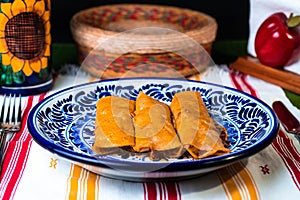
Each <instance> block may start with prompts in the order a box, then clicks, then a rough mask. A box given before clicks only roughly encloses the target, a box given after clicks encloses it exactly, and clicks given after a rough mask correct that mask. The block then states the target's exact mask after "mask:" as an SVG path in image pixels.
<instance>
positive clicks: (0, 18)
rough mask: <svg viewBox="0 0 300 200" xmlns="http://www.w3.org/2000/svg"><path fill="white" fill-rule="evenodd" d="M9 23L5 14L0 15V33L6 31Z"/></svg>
mask: <svg viewBox="0 0 300 200" xmlns="http://www.w3.org/2000/svg"><path fill="white" fill-rule="evenodd" d="M7 22H8V18H7V17H6V15H5V14H4V13H0V31H5V25H6V23H7Z"/></svg>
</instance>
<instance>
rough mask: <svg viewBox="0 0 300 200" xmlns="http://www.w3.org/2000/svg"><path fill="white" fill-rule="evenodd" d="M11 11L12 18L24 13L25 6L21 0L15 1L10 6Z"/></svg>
mask: <svg viewBox="0 0 300 200" xmlns="http://www.w3.org/2000/svg"><path fill="white" fill-rule="evenodd" d="M11 11H12V14H13V16H16V15H18V14H20V13H22V12H26V5H25V3H24V2H23V1H22V0H15V1H14V2H13V3H12V5H11Z"/></svg>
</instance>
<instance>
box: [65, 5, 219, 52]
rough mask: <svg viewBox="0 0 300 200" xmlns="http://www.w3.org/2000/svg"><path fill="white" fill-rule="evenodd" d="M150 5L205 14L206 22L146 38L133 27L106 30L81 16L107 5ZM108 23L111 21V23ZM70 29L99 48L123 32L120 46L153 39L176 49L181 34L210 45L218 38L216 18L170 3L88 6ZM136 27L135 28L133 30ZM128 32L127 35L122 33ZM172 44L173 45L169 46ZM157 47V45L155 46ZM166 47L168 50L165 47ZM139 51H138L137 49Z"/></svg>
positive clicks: (86, 43) (77, 38)
mask: <svg viewBox="0 0 300 200" xmlns="http://www.w3.org/2000/svg"><path fill="white" fill-rule="evenodd" d="M135 6H138V7H147V8H150V9H151V8H158V9H168V10H170V11H176V12H180V14H186V13H188V14H190V15H192V16H196V17H199V16H200V17H202V18H203V20H205V22H206V25H205V26H203V27H200V28H195V29H191V30H184V31H176V30H171V32H172V31H174V32H173V33H168V34H167V35H163V34H161V35H159V37H158V35H156V34H147V37H145V35H144V34H139V33H137V32H134V33H132V32H131V31H130V29H128V31H125V32H117V31H111V30H107V29H103V28H102V27H96V26H92V25H91V24H90V23H87V21H85V20H83V19H82V17H84V14H85V13H87V12H95V10H98V9H105V8H117V7H127V8H130V7H135ZM108 23H109V22H108ZM70 27H71V31H72V33H73V38H74V40H75V41H76V42H77V43H78V44H79V45H81V46H87V47H90V48H96V47H97V46H98V45H97V44H99V43H102V42H103V41H105V40H106V39H108V38H109V37H111V36H115V35H117V34H120V33H122V35H123V36H124V40H123V41H119V44H120V46H122V45H123V46H130V45H132V44H143V43H148V44H149V42H150V41H151V44H155V43H156V44H157V46H159V45H161V46H163V47H167V49H169V50H170V51H176V50H178V49H181V44H178V43H180V42H181V43H182V42H183V39H182V38H185V37H178V36H180V35H179V34H178V33H180V34H184V35H186V36H187V37H189V38H192V39H194V40H195V41H196V42H198V43H199V44H209V43H212V42H213V41H214V40H215V37H216V31H217V23H216V20H215V19H214V18H213V17H211V16H210V15H208V14H205V13H202V12H199V11H195V10H191V9H188V8H179V7H174V6H167V5H156V4H130V3H125V4H108V5H102V6H97V7H92V8H88V9H85V10H81V11H79V12H78V13H76V14H75V15H74V16H73V17H72V19H71V22H70ZM131 30H133V29H131ZM123 33H126V34H123ZM169 47H170V48H169ZM155 48H156V47H155ZM165 50H166V49H165ZM138 51H139V50H138ZM145 52H148V53H149V52H150V53H153V52H157V48H156V49H153V50H151V49H147V50H146V51H145Z"/></svg>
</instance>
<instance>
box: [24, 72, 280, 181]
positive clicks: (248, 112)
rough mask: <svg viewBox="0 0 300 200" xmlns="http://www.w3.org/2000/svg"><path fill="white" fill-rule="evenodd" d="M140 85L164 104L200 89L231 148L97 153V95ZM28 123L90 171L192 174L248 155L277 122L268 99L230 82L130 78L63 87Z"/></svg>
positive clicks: (127, 175)
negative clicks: (205, 152)
mask: <svg viewBox="0 0 300 200" xmlns="http://www.w3.org/2000/svg"><path fill="white" fill-rule="evenodd" d="M140 90H142V91H143V92H144V93H146V94H147V95H149V96H151V97H153V98H155V99H157V100H159V101H162V102H165V103H166V104H170V102H171V100H172V98H173V95H174V94H175V93H176V92H180V91H186V90H193V91H198V92H200V93H201V95H202V97H203V100H204V102H205V104H206V106H207V109H208V110H209V113H210V114H211V116H212V117H213V118H215V119H216V121H218V122H219V123H221V124H222V125H223V126H225V127H226V129H227V132H228V136H229V141H230V147H229V148H230V149H231V152H230V153H229V154H226V155H222V156H216V157H209V158H204V159H201V160H193V159H189V158H180V159H172V160H161V161H152V160H150V159H147V157H146V156H145V157H143V156H136V155H134V154H132V155H130V156H129V157H122V156H113V155H110V156H99V155H97V154H95V153H94V152H93V151H92V150H91V146H92V145H93V142H94V133H93V132H94V128H95V127H94V120H95V110H96V107H95V104H96V101H97V100H98V99H99V98H102V97H104V96H107V95H117V96H121V97H126V98H128V99H135V98H136V97H137V95H138V93H139V91H140ZM28 128H29V131H30V133H31V135H32V137H33V139H34V140H35V141H36V142H37V143H38V144H39V145H41V146H42V147H43V148H45V149H47V150H48V151H50V152H52V153H54V154H57V155H59V156H61V157H63V158H65V159H67V160H69V161H71V162H73V163H75V164H78V165H80V166H82V167H84V168H86V169H88V170H90V171H93V172H95V173H97V174H101V175H104V176H108V177H113V178H118V179H124V180H149V179H162V178H163V179H166V178H169V179H171V178H173V179H182V178H189V177H192V176H198V175H201V174H204V173H208V172H211V171H213V170H216V169H219V168H222V167H224V166H227V165H229V164H232V163H234V162H236V161H239V160H241V159H245V158H247V157H249V156H251V155H253V154H255V153H257V152H259V151H261V150H262V149H263V148H265V147H267V146H268V145H269V144H270V143H271V142H272V140H273V139H274V138H275V136H276V135H277V132H278V128H279V123H278V120H277V118H276V117H275V114H274V112H273V111H272V109H271V108H270V107H269V106H268V105H266V104H265V103H264V102H262V101H260V100H259V99H256V98H254V97H252V96H250V95H248V94H246V93H243V92H240V91H237V90H235V89H232V88H228V87H223V86H220V85H215V84H211V83H205V82H196V81H187V80H180V79H160V78H131V79H120V80H105V81H100V82H94V83H88V84H83V85H79V86H76V87H71V88H68V89H65V90H62V91H59V92H57V93H55V94H53V95H51V96H49V97H48V98H46V99H44V100H43V101H42V102H40V103H39V104H37V105H36V106H35V108H34V109H33V110H32V111H31V112H30V115H29V119H28Z"/></svg>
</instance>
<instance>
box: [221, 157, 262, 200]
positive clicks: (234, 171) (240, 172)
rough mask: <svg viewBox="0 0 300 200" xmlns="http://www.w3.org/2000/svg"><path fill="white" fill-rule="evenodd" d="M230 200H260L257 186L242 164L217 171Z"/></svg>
mask: <svg viewBox="0 0 300 200" xmlns="http://www.w3.org/2000/svg"><path fill="white" fill-rule="evenodd" d="M217 174H218V177H219V179H220V180H221V182H222V187H223V188H224V191H225V193H226V195H227V197H228V199H232V200H239V199H243V200H246V199H249V200H256V199H260V195H259V192H258V190H257V187H256V184H255V182H254V180H253V178H252V176H251V174H250V173H249V171H248V170H247V168H246V167H245V165H244V164H243V163H242V162H238V163H236V164H234V165H231V166H228V167H225V168H223V169H221V170H219V171H217Z"/></svg>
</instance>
